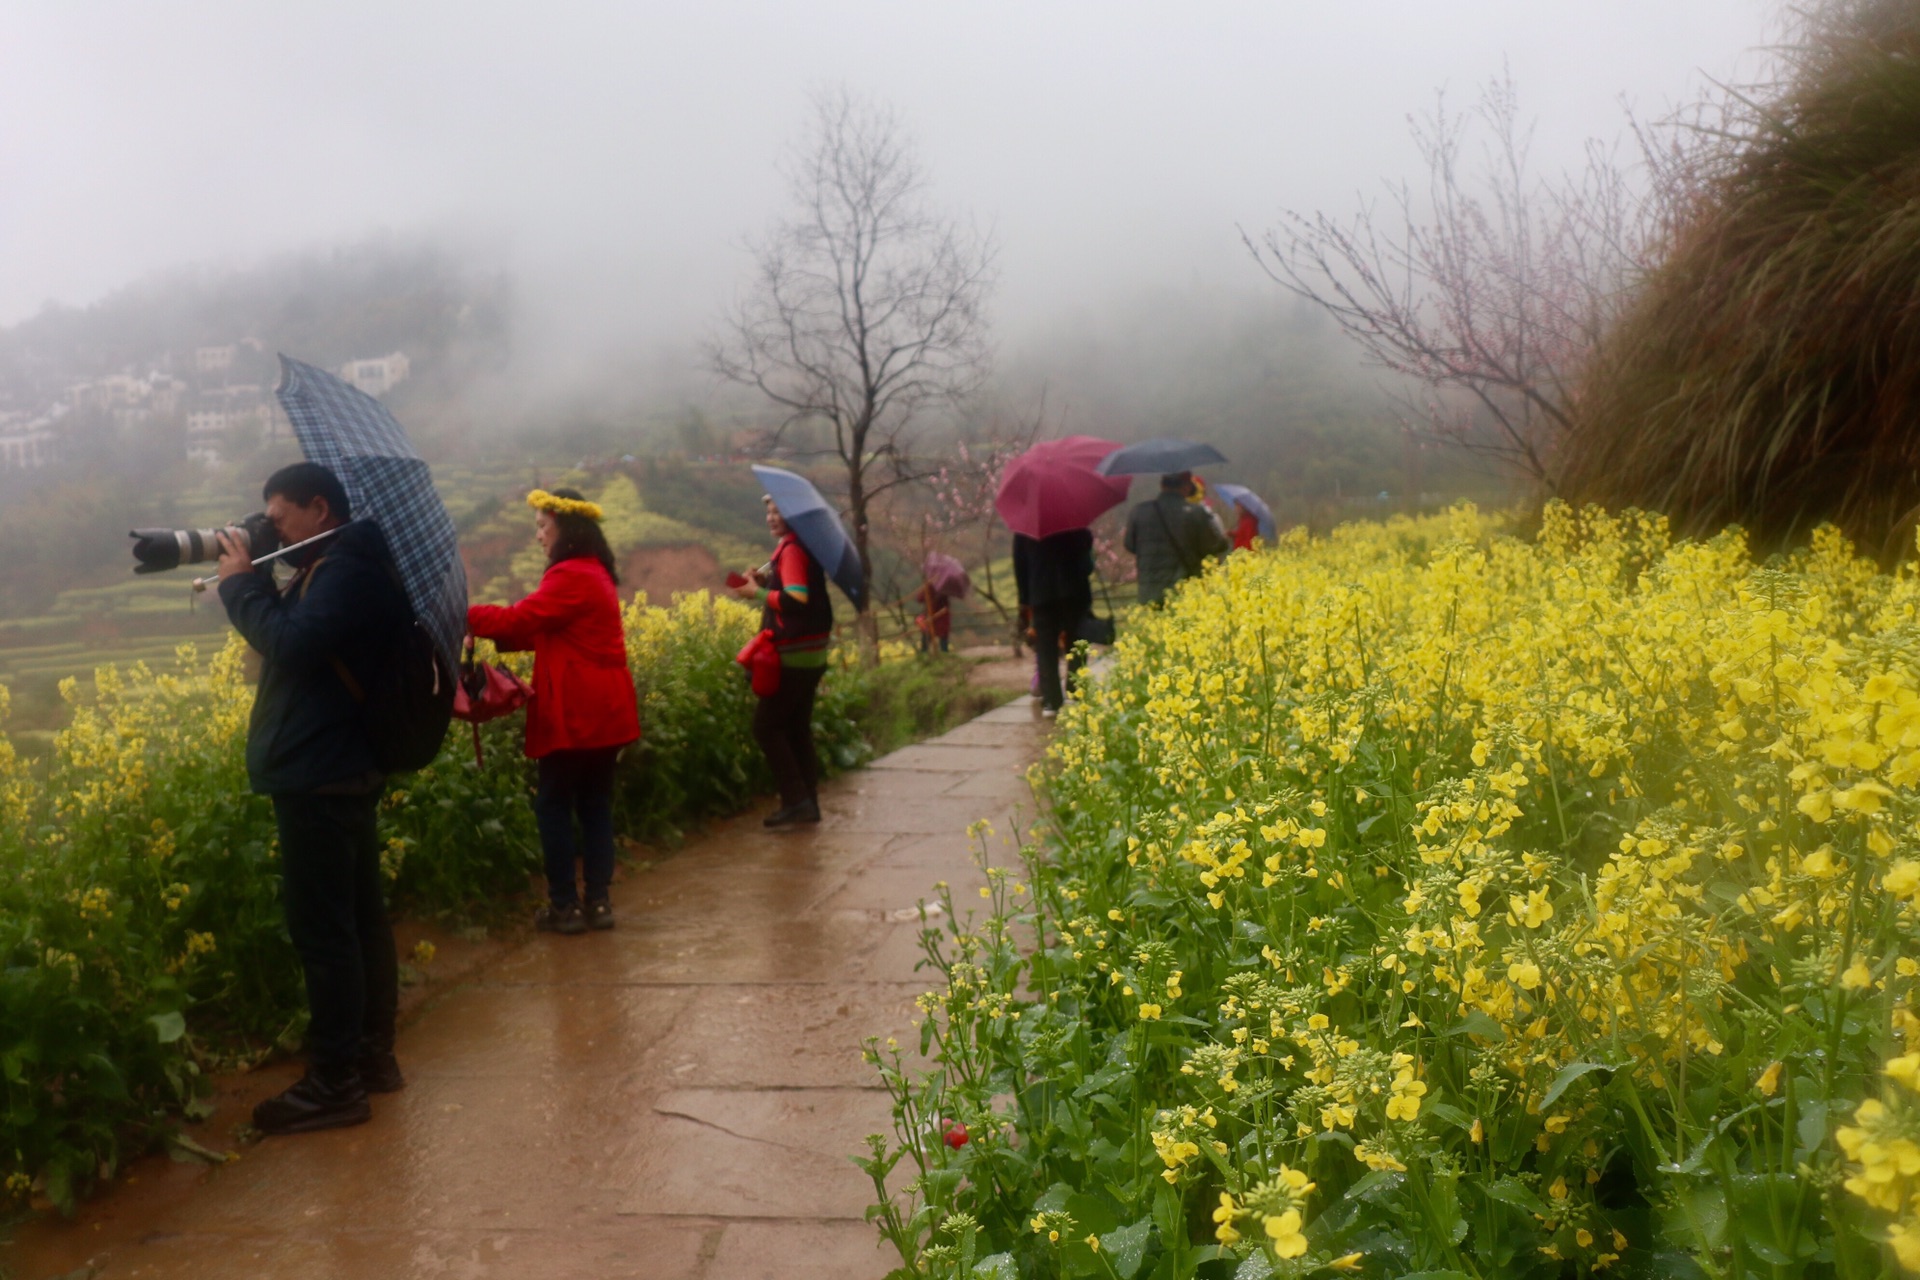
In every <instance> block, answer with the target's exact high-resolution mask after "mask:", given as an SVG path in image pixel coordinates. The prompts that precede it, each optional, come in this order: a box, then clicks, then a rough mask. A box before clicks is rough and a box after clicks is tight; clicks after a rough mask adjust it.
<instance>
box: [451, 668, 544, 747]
mask: <svg viewBox="0 0 1920 1280" xmlns="http://www.w3.org/2000/svg"><path fill="white" fill-rule="evenodd" d="M532 700H533V689H532V687H531V686H529V685H528V684H527V682H526V681H525V680H522V679H521V678H520V677H519V676H517V675H515V674H513V672H511V671H508V670H506V669H505V668H503V667H496V666H494V665H493V664H492V663H488V662H475V661H474V660H473V637H471V636H469V637H467V654H466V659H465V660H464V661H463V662H461V664H460V680H459V683H458V684H456V685H455V686H454V690H453V718H454V719H456V720H465V721H466V722H467V723H468V724H471V725H472V726H473V762H474V763H475V764H476V765H478V764H484V763H485V760H484V758H483V757H482V756H481V754H480V726H481V725H483V724H485V723H486V722H487V721H489V720H498V719H499V718H500V717H501V716H508V715H512V714H513V713H514V712H516V711H518V710H519V709H520V708H522V707H524V706H526V705H527V703H529V702H531V701H532Z"/></svg>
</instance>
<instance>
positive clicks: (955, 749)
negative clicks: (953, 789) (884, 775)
mask: <svg viewBox="0 0 1920 1280" xmlns="http://www.w3.org/2000/svg"><path fill="white" fill-rule="evenodd" d="M1021 754H1022V753H1020V752H1018V751H1017V750H1015V749H1014V748H1012V747H1006V746H993V747H968V746H940V745H937V744H935V743H931V742H923V743H920V744H919V745H918V746H913V747H903V748H901V749H900V750H899V751H896V752H894V753H893V754H892V755H889V756H882V757H880V759H878V760H875V761H874V762H873V763H872V764H870V765H868V766H867V767H868V768H870V769H875V770H881V771H884V770H888V769H910V770H913V771H915V772H920V773H976V772H978V771H980V770H982V769H1005V768H1007V767H1009V766H1010V765H1013V764H1015V763H1016V762H1017V761H1018V760H1019V758H1020V755H1021Z"/></svg>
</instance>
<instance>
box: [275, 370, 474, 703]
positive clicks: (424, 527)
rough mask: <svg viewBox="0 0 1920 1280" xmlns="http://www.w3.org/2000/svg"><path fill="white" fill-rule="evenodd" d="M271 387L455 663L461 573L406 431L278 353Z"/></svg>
mask: <svg viewBox="0 0 1920 1280" xmlns="http://www.w3.org/2000/svg"><path fill="white" fill-rule="evenodd" d="M274 394H275V395H277V396H279V397H280V405H281V407H282V408H284V409H285V410H286V411H287V418H288V420H289V421H291V422H292V423H293V433H294V435H296V436H298V437H299V439H300V449H301V451H302V452H303V453H305V454H306V455H307V461H309V462H317V463H319V464H320V465H321V466H323V467H325V468H327V470H329V471H331V472H333V473H334V474H335V475H337V476H339V477H340V483H341V484H343V485H345V486H346V490H347V501H348V502H350V503H351V504H352V505H353V515H354V519H356V520H371V521H373V523H375V524H377V525H379V526H380V532H381V533H383V534H385V535H386V538H387V548H388V550H390V551H391V552H392V553H393V563H394V567H395V568H397V569H399V571H400V581H401V583H402V584H403V585H404V586H405V587H406V591H407V600H408V602H409V603H411V604H412V605H413V612H414V616H415V617H417V618H419V619H420V621H421V623H422V624H424V625H425V626H426V628H427V632H428V634H430V635H431V636H432V637H433V642H434V645H435V646H436V647H437V648H438V649H439V650H440V654H441V656H442V657H444V658H445V659H446V660H447V669H448V670H449V671H452V670H455V669H456V668H458V666H459V663H460V638H461V636H463V635H464V634H466V630H467V572H466V569H465V568H464V567H463V566H462V565H461V563H460V547H459V539H458V536H457V535H456V534H455V532H454V527H453V517H452V516H450V515H448V514H447V508H446V504H445V503H443V502H441V501H440V495H439V493H438V492H436V491H435V490H434V487H433V475H432V473H431V472H430V471H429V470H428V469H427V464H426V462H425V461H423V460H422V459H421V457H420V455H419V453H418V452H417V451H415V449H414V447H413V443H412V442H411V441H409V440H408V439H407V433H406V432H405V431H403V430H402V429H401V427H400V424H399V423H398V422H395V421H394V419H393V415H392V414H391V413H388V412H387V407H386V406H385V405H383V404H381V403H380V402H379V401H378V400H375V399H374V398H373V397H372V396H370V395H368V394H367V393H366V392H364V391H362V390H360V389H359V388H358V387H353V386H349V385H348V384H347V383H345V382H342V381H341V380H340V379H339V378H336V377H334V376H333V375H332V374H330V373H328V372H327V371H326V370H324V369H316V368H314V367H313V366H312V365H310V364H302V363H301V362H300V361H298V360H294V359H290V358H289V357H287V356H284V355H283V356H281V357H280V385H279V386H278V387H277V388H275V391H274Z"/></svg>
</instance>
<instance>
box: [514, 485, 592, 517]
mask: <svg viewBox="0 0 1920 1280" xmlns="http://www.w3.org/2000/svg"><path fill="white" fill-rule="evenodd" d="M527 505H528V506H530V507H532V508H533V509H534V510H535V511H550V512H552V513H553V514H554V515H556V516H585V517H586V518H587V519H589V520H598V519H599V518H600V516H601V514H602V513H601V511H600V504H599V503H597V502H588V501H586V500H585V499H584V498H559V497H555V496H554V495H553V494H551V493H548V492H547V491H546V490H545V489H535V490H534V491H533V492H532V493H529V494H528V495H527Z"/></svg>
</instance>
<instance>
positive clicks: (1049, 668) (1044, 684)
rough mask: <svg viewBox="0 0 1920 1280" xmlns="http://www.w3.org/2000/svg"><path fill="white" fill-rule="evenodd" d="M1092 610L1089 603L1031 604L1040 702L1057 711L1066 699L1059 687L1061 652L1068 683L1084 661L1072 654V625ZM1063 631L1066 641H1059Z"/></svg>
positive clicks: (1071, 681) (1069, 683) (1034, 656)
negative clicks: (1062, 651) (1065, 659)
mask: <svg viewBox="0 0 1920 1280" xmlns="http://www.w3.org/2000/svg"><path fill="white" fill-rule="evenodd" d="M1091 611H1092V606H1090V605H1077V604H1068V605H1051V604H1040V605H1035V606H1034V607H1033V661H1034V664H1035V665H1036V666H1037V667H1038V668H1039V671H1040V705H1041V706H1043V707H1051V708H1052V709H1053V710H1055V711H1058V710H1059V709H1060V706H1061V704H1062V703H1064V702H1065V701H1066V695H1065V693H1063V692H1062V690H1061V687H1060V654H1061V650H1062V649H1063V648H1064V649H1065V650H1066V652H1067V654H1068V655H1069V656H1068V658H1067V684H1068V686H1069V687H1071V686H1072V684H1073V678H1074V677H1075V676H1076V675H1078V674H1079V672H1080V668H1081V667H1082V666H1083V665H1085V664H1084V662H1083V661H1082V660H1081V659H1080V658H1079V657H1078V656H1076V655H1074V654H1073V629H1074V628H1075V627H1076V626H1078V625H1079V624H1080V619H1082V618H1084V617H1085V616H1086V615H1087V614H1088V613H1090V612H1091ZM1063 634H1064V635H1065V637H1066V640H1065V644H1064V645H1063V644H1062V643H1061V637H1062V635H1063Z"/></svg>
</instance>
